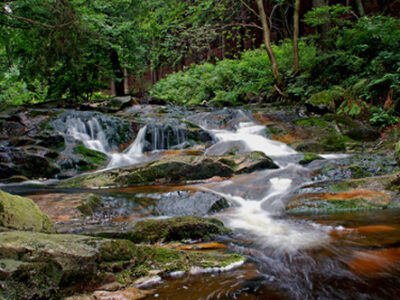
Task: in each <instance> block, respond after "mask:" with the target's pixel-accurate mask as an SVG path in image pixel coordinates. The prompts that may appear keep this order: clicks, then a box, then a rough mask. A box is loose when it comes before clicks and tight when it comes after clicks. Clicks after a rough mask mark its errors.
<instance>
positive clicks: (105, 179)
mask: <svg viewBox="0 0 400 300" xmlns="http://www.w3.org/2000/svg"><path fill="white" fill-rule="evenodd" d="M265 168H272V169H275V168H278V166H277V165H275V163H274V162H273V161H272V160H271V159H270V158H269V157H267V156H265V155H264V154H263V153H261V152H250V153H241V154H238V155H227V156H221V157H218V156H207V157H203V156H191V155H187V156H179V157H175V156H172V157H161V158H160V159H159V160H157V161H154V162H150V163H145V164H142V165H135V166H130V167H125V168H119V169H112V170H107V171H104V172H101V173H95V174H88V175H84V176H79V177H76V178H72V179H69V180H66V181H64V182H62V183H60V186H67V187H105V186H131V185H137V184H152V183H171V182H185V181H190V180H202V179H208V178H211V177H214V176H220V177H230V176H232V175H233V174H242V173H249V172H253V171H256V170H261V169H265Z"/></svg>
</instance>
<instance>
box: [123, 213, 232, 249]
mask: <svg viewBox="0 0 400 300" xmlns="http://www.w3.org/2000/svg"><path fill="white" fill-rule="evenodd" d="M229 232H230V230H229V229H228V228H226V227H224V225H223V223H222V222H221V221H219V220H216V219H208V218H201V217H177V218H169V219H148V220H144V221H139V222H138V223H136V224H135V226H134V227H133V229H132V231H131V232H130V233H129V239H130V240H132V241H134V242H136V243H142V242H146V243H155V242H169V241H181V240H186V239H203V240H205V239H208V238H210V237H213V236H215V235H218V234H226V233H229Z"/></svg>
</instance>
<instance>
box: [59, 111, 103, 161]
mask: <svg viewBox="0 0 400 300" xmlns="http://www.w3.org/2000/svg"><path fill="white" fill-rule="evenodd" d="M65 123H66V126H67V128H68V130H67V134H68V135H70V136H72V137H73V138H75V139H76V140H78V141H82V143H83V145H85V147H87V148H89V149H92V150H96V151H99V152H103V153H106V154H107V153H108V151H110V148H111V147H110V145H109V144H108V141H107V139H106V136H105V134H104V130H103V128H101V125H100V123H99V121H98V120H97V119H96V118H91V119H90V120H89V121H88V122H83V121H82V120H81V119H78V118H69V117H68V118H67V120H66V122H65Z"/></svg>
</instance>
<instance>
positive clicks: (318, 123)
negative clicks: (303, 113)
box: [295, 117, 331, 129]
mask: <svg viewBox="0 0 400 300" xmlns="http://www.w3.org/2000/svg"><path fill="white" fill-rule="evenodd" d="M295 124H296V125H301V126H305V127H317V128H321V129H327V128H329V127H331V125H330V124H329V123H328V122H327V121H325V120H324V119H321V118H317V117H313V118H307V119H302V120H298V121H296V122H295Z"/></svg>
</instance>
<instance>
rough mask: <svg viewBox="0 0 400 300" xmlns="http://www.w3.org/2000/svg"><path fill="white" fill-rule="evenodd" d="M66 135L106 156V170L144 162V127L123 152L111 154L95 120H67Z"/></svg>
mask: <svg viewBox="0 0 400 300" xmlns="http://www.w3.org/2000/svg"><path fill="white" fill-rule="evenodd" d="M66 126H67V128H68V130H67V134H68V135H70V136H72V137H73V138H74V139H76V140H78V141H81V142H82V143H83V145H84V146H85V147H87V148H89V149H92V150H96V151H99V152H102V153H104V154H106V155H107V156H108V157H109V159H110V162H109V163H108V165H107V168H106V169H110V168H117V167H123V166H128V165H132V164H137V163H140V162H144V161H146V158H145V156H144V155H143V145H144V141H145V135H146V126H144V127H143V128H141V129H140V130H139V132H138V134H137V137H136V139H135V141H134V142H133V143H132V144H131V145H130V146H129V147H128V148H127V149H126V150H125V151H124V152H112V150H111V146H110V145H109V143H108V141H107V138H106V136H105V133H104V130H103V128H102V127H101V125H100V123H99V121H98V120H97V119H96V118H94V117H93V118H91V119H90V120H89V121H87V122H84V121H82V120H81V119H79V118H67V120H66Z"/></svg>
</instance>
